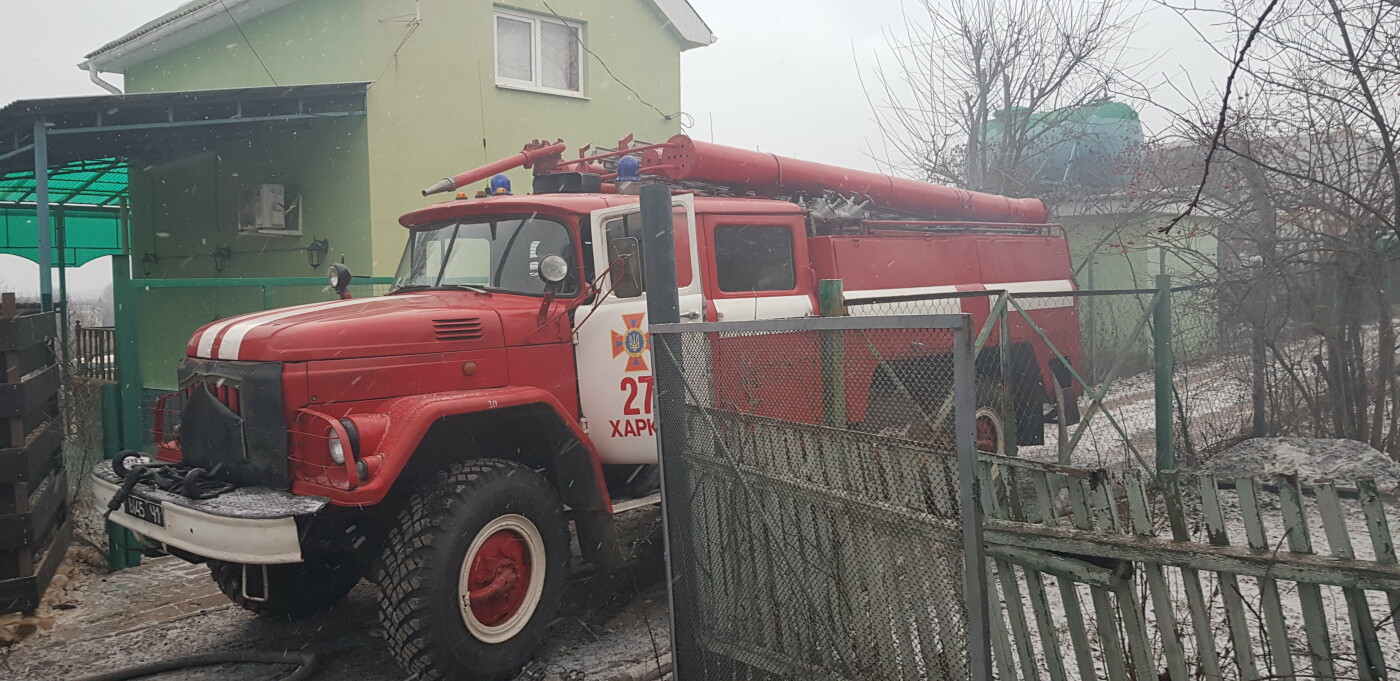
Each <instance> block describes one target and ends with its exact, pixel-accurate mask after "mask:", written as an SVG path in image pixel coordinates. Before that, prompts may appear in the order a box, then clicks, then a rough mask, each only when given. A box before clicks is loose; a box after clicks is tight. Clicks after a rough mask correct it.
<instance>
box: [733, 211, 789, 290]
mask: <svg viewBox="0 0 1400 681" xmlns="http://www.w3.org/2000/svg"><path fill="white" fill-rule="evenodd" d="M793 260H794V257H793V250H792V230H791V229H789V228H787V227H783V226H780V225H720V226H719V227H716V228H715V273H716V274H717V275H718V277H719V290H721V291H724V292H725V293H747V292H752V291H791V290H792V289H794V288H796V287H797V268H796V266H795V265H794V262H793Z"/></svg>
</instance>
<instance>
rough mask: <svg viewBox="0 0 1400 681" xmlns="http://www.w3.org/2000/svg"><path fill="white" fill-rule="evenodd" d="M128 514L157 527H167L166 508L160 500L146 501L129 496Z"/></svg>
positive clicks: (126, 508) (127, 501)
mask: <svg viewBox="0 0 1400 681" xmlns="http://www.w3.org/2000/svg"><path fill="white" fill-rule="evenodd" d="M125 510H126V514H127V515H129V516H131V517H133V518H139V519H141V520H144V521H146V522H148V523H150V524H152V525H155V526H157V527H165V509H164V508H162V507H161V505H160V502H158V501H146V500H145V499H140V498H137V497H127V498H126V502H125Z"/></svg>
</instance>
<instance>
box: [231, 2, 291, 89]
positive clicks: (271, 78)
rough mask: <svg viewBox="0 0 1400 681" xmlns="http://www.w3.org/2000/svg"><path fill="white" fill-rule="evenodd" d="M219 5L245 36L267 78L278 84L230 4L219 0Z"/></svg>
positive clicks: (239, 32) (244, 39)
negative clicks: (229, 6) (235, 16)
mask: <svg viewBox="0 0 1400 681" xmlns="http://www.w3.org/2000/svg"><path fill="white" fill-rule="evenodd" d="M219 6H220V7H223V8H224V14H227V15H228V20H229V21H232V22H233V27H234V28H236V29H238V35H241V36H243V42H244V43H246V44H247V45H248V49H249V50H251V51H252V52H253V57H254V58H255V59H257V60H258V65H259V66H261V67H262V70H263V73H266V74H267V79H268V80H270V81H272V84H273V85H278V82H277V78H275V77H273V75H272V71H270V70H269V69H268V68H267V63H266V62H264V61H263V58H262V55H259V54H258V48H256V47H253V41H251V40H249V39H248V34H247V33H244V32H243V27H242V26H240V25H239V24H238V19H235V18H234V16H233V12H231V11H229V8H228V5H227V4H225V3H224V0H219Z"/></svg>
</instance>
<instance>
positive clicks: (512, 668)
mask: <svg viewBox="0 0 1400 681" xmlns="http://www.w3.org/2000/svg"><path fill="white" fill-rule="evenodd" d="M568 556H569V529H568V522H567V520H566V519H565V516H564V507H563V503H562V502H561V501H560V499H559V495H558V493H557V492H556V491H555V490H554V487H553V486H552V485H550V483H549V481H548V480H546V479H545V478H544V477H543V476H541V475H540V474H538V473H536V472H535V471H533V470H531V469H530V468H527V467H525V466H522V465H520V464H518V463H515V462H512V461H505V460H501V459H479V460H475V461H469V462H465V463H458V464H454V465H453V466H451V467H449V468H448V469H447V470H445V471H441V472H439V473H437V474H436V475H434V476H433V477H432V478H430V479H429V480H427V481H425V484H424V485H423V487H422V488H421V491H419V492H417V493H415V494H413V495H412V496H411V497H409V499H408V500H407V503H406V505H405V507H404V509H403V510H402V511H400V512H399V514H398V518H397V522H395V523H394V525H393V526H392V527H391V529H390V530H389V534H388V537H387V540H386V541H385V544H384V573H383V580H382V583H381V586H382V593H381V596H380V609H379V621H380V623H381V624H382V625H383V627H384V638H385V640H386V641H387V642H388V644H389V647H390V650H391V651H392V653H393V655H394V658H395V659H396V660H397V661H398V663H399V665H400V666H401V667H403V669H404V671H406V672H407V673H408V674H409V675H410V676H411V677H412V678H415V679H423V680H424V681H429V680H439V679H465V680H467V681H500V680H504V679H509V678H511V677H513V676H514V675H515V673H516V672H518V671H519V670H520V668H521V667H523V666H524V665H525V663H526V662H528V661H530V659H531V658H532V657H534V655H535V653H536V651H537V650H538V649H539V646H540V644H541V643H542V642H543V641H544V638H545V635H546V634H547V633H548V631H549V627H550V624H551V623H552V622H553V621H554V618H555V615H556V614H557V613H558V611H559V603H560V601H561V600H562V596H563V591H564V571H565V566H566V564H567V561H568Z"/></svg>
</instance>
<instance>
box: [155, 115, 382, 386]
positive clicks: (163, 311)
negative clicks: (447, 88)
mask: <svg viewBox="0 0 1400 681" xmlns="http://www.w3.org/2000/svg"><path fill="white" fill-rule="evenodd" d="M367 155H368V152H367V139H366V134H365V125H364V120H363V118H361V117H349V118H345V119H341V120H330V121H311V122H303V123H290V124H280V125H278V126H277V127H275V128H273V129H270V130H265V131H260V132H257V133H254V134H252V135H250V136H248V137H246V138H242V139H238V140H231V141H225V142H217V143H215V144H213V145H211V147H210V149H208V150H207V151H204V152H202V153H199V154H197V155H194V156H189V157H185V158H181V159H178V160H174V161H168V162H161V163H143V162H140V161H139V160H133V162H132V164H131V178H130V182H131V206H132V210H131V221H132V233H131V251H132V268H133V270H134V272H133V274H134V276H136V277H149V278H159V279H171V278H181V279H184V278H203V277H222V278H240V279H247V278H258V277H320V276H322V274H323V273H324V271H325V265H326V264H328V263H331V262H339V261H341V260H342V259H343V260H344V262H345V263H347V264H348V265H350V267H351V268H359V269H361V270H363V271H368V269H369V263H370V261H371V243H370V229H369V220H368V218H367V215H368V212H369V198H368V194H369V187H368V185H369V177H368V173H367V171H366V166H367V162H366V157H367ZM262 183H273V184H281V185H283V187H285V188H286V189H287V191H288V193H289V196H288V201H291V200H293V199H294V195H295V194H298V193H299V194H300V195H301V210H302V211H303V216H302V229H303V235H302V236H301V237H289V236H278V237H265V236H247V235H242V234H239V233H238V210H239V204H240V203H241V195H242V192H243V191H244V190H245V189H247V188H249V187H251V186H253V185H256V184H262ZM315 239H327V240H328V241H329V242H330V251H329V253H327V255H326V256H325V259H324V263H323V264H322V265H321V266H320V267H317V268H314V269H313V268H312V267H311V266H310V263H309V261H308V259H307V254H306V251H305V250H304V249H305V247H306V246H308V245H310V244H311V242H312V241H313V240H315ZM223 246H227V247H228V248H229V250H230V251H232V256H231V257H230V258H229V259H228V261H227V263H226V264H225V265H224V267H223V269H222V271H220V270H219V269H218V267H217V264H216V261H215V258H214V257H212V254H213V253H214V251H215V250H216V249H218V248H220V247H223ZM147 254H151V255H153V256H154V257H155V258H157V259H158V261H157V262H155V263H153V264H143V263H142V260H143V258H144V257H146V256H147ZM321 288H322V287H295V288H294V289H292V290H282V289H281V288H279V289H278V290H273V291H269V292H268V294H267V296H266V297H264V296H263V294H262V292H261V290H260V289H259V288H247V287H240V288H149V289H146V288H138V291H137V296H138V303H139V305H140V310H141V312H142V314H141V315H140V319H141V328H140V338H141V363H142V376H143V378H144V380H145V382H146V384H147V385H150V386H159V387H163V388H170V387H173V386H174V382H175V363H176V361H178V359H179V358H180V357H181V356H182V355H183V354H184V349H185V343H186V341H187V340H188V339H189V337H190V335H191V334H192V333H193V332H194V330H195V329H197V328H199V327H200V326H202V325H204V324H206V323H208V322H211V321H214V320H216V319H221V318H224V317H229V316H232V315H236V314H243V313H246V312H253V311H257V310H261V309H264V307H265V306H272V307H277V306H284V305H291V304H298V303H305V302H314V301H321V300H328V299H329V294H327V293H326V292H324V291H322V290H321Z"/></svg>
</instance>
